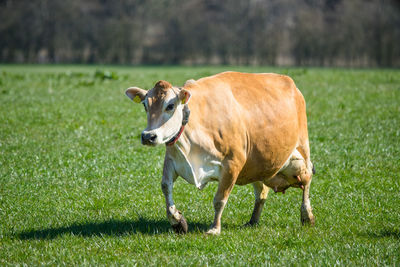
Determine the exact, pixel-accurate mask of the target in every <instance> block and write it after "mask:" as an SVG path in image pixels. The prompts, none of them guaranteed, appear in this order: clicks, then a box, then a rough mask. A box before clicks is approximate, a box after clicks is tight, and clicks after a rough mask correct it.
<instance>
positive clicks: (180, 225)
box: [172, 216, 188, 234]
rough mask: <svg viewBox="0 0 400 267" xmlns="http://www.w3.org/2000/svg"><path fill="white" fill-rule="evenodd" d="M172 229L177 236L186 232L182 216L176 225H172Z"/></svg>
mask: <svg viewBox="0 0 400 267" xmlns="http://www.w3.org/2000/svg"><path fill="white" fill-rule="evenodd" d="M172 229H174V231H175V233H177V234H186V233H187V232H188V225H187V222H186V220H185V218H184V217H183V216H182V217H181V219H180V220H179V222H178V223H177V224H173V225H172Z"/></svg>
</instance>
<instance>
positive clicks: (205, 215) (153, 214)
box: [0, 65, 400, 266]
mask: <svg viewBox="0 0 400 267" xmlns="http://www.w3.org/2000/svg"><path fill="white" fill-rule="evenodd" d="M96 70H99V71H97V72H96ZM106 70H107V71H109V72H107V71H106ZM224 70H239V71H246V72H277V73H283V74H288V75H290V76H291V77H292V78H293V79H294V80H295V82H296V84H297V86H298V87H299V88H300V90H301V91H302V92H303V94H304V96H305V98H306V102H307V113H308V120H309V133H310V143H311V151H312V160H313V162H314V164H315V166H316V170H317V174H316V175H315V176H314V180H313V183H312V186H311V204H312V206H313V208H314V215H315V216H316V225H315V227H302V226H301V225H300V211H299V209H300V204H301V192H300V190H299V189H289V190H288V191H287V192H286V194H285V195H282V194H274V193H273V192H272V193H270V195H269V197H268V200H267V203H266V206H265V209H264V212H263V214H262V217H261V220H260V225H259V226H257V227H253V228H245V227H242V225H243V224H244V223H245V222H247V221H248V220H249V218H250V215H251V211H252V207H253V201H254V200H253V193H252V187H251V186H242V187H239V186H236V187H235V188H234V190H233V192H232V195H231V197H230V199H229V201H228V205H227V207H226V209H225V211H224V214H223V218H222V224H223V225H222V227H223V228H222V234H221V235H220V236H218V237H208V236H205V235H204V231H205V230H206V229H207V228H208V226H209V225H210V224H211V222H212V218H213V207H212V199H213V196H214V192H215V190H216V184H210V185H208V186H207V187H206V188H205V189H204V190H203V191H198V190H197V189H195V188H194V187H193V186H191V185H188V184H187V183H186V182H184V181H183V180H182V179H178V181H177V183H176V184H175V187H174V198H175V202H176V205H177V207H178V209H180V210H181V211H182V212H183V213H184V215H185V217H186V219H187V221H188V223H189V231H190V232H189V233H188V234H187V235H184V236H177V235H175V234H174V233H173V232H172V231H171V230H170V227H169V223H168V221H167V219H166V217H165V210H164V209H165V208H164V207H165V206H164V198H163V195H162V192H161V189H160V181H161V172H162V161H163V154H164V150H165V148H164V147H157V148H147V147H143V146H141V145H140V143H139V135H140V132H141V130H142V129H143V128H144V127H145V124H146V120H145V113H144V111H143V107H142V106H141V105H135V104H133V102H131V101H129V99H128V98H127V97H125V96H124V94H123V92H124V89H125V88H127V87H128V86H132V85H136V86H140V87H142V88H146V89H148V88H151V87H152V85H154V83H155V82H157V81H158V80H161V79H164V80H168V81H169V82H171V83H173V84H175V85H182V84H183V83H184V81H186V80H187V79H190V78H194V79H198V78H200V77H204V76H208V75H211V74H214V73H218V72H221V71H224ZM15 264H28V265H38V264H46V265H47V264H48V265H55V264H66V265H70V264H78V265H85V264H87V265H94V264H107V265H108V264H118V265H120V264H127V265H135V264H138V265H202V266H203V265H261V264H262V265H265V264H266V265H314V266H321V265H391V266H393V265H400V71H399V70H350V69H319V68H311V69H300V68H289V69H285V68H271V67H259V68H250V67H115V66H68V65H67V66H37V65H32V66H30V65H21V66H18V65H17V66H14V65H0V265H15Z"/></svg>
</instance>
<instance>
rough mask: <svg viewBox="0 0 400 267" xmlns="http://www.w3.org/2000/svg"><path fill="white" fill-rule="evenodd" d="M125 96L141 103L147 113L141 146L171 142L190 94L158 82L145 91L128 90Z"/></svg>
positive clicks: (135, 88) (178, 127) (166, 83)
mask: <svg viewBox="0 0 400 267" xmlns="http://www.w3.org/2000/svg"><path fill="white" fill-rule="evenodd" d="M125 94H126V95H127V96H128V97H129V98H130V99H132V100H133V101H134V102H136V103H142V104H143V106H144V109H145V110H146V113H147V127H146V129H144V131H143V132H142V135H141V140H142V144H143V145H150V146H156V145H159V144H164V143H166V142H168V141H170V140H172V139H173V138H174V137H175V136H176V135H177V134H178V132H179V130H180V128H181V126H182V119H183V109H184V105H185V104H187V103H188V101H189V99H190V92H189V91H187V90H185V89H180V88H176V87H173V86H172V85H171V84H170V83H168V82H166V81H159V82H158V83H156V85H155V86H154V88H153V89H151V90H149V91H146V90H143V89H140V88H138V87H131V88H128V89H127V90H126V92H125Z"/></svg>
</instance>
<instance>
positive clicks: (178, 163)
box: [170, 146, 222, 189]
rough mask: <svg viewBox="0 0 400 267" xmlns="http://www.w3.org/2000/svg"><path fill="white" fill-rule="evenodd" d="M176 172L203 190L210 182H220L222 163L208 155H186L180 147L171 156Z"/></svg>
mask: <svg viewBox="0 0 400 267" xmlns="http://www.w3.org/2000/svg"><path fill="white" fill-rule="evenodd" d="M170 156H171V158H172V159H173V162H174V165H175V166H174V167H175V171H176V172H177V174H178V175H179V176H181V177H182V178H183V179H185V180H186V181H187V182H188V183H190V184H193V185H195V186H196V187H197V188H198V189H203V188H204V187H205V186H206V185H207V183H208V182H210V181H212V180H218V181H219V180H220V174H221V168H222V163H221V162H220V161H218V160H215V159H214V158H213V157H212V156H211V155H209V154H206V153H204V154H203V153H201V154H200V153H190V154H189V155H185V153H184V152H183V151H182V149H181V148H180V147H179V146H176V149H174V153H171V154H170Z"/></svg>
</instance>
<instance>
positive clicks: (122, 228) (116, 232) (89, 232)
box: [16, 218, 208, 240]
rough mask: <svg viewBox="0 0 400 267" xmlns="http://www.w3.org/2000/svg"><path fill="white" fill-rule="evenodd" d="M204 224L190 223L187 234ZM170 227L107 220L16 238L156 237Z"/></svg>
mask: <svg viewBox="0 0 400 267" xmlns="http://www.w3.org/2000/svg"><path fill="white" fill-rule="evenodd" d="M207 226H208V225H206V224H203V223H196V222H194V223H190V224H189V232H195V231H204V230H205V229H207ZM170 229H171V226H170V224H169V222H168V221H167V220H152V219H146V218H139V219H137V220H113V219H111V220H108V221H104V222H93V223H82V224H79V223H76V224H72V225H69V226H62V227H54V228H47V229H43V230H29V231H24V232H21V233H19V234H17V235H16V236H17V238H19V239H23V240H27V239H54V238H56V237H59V236H62V235H64V234H72V235H77V236H85V237H91V236H103V235H109V236H122V235H129V234H136V233H142V234H148V235H157V234H161V233H166V232H169V231H170Z"/></svg>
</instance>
